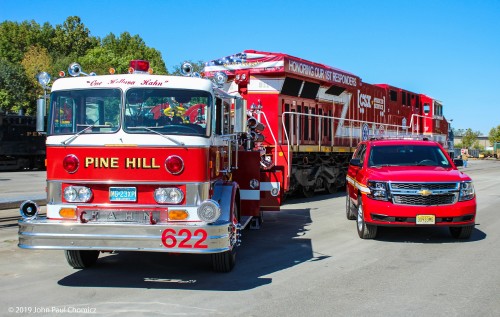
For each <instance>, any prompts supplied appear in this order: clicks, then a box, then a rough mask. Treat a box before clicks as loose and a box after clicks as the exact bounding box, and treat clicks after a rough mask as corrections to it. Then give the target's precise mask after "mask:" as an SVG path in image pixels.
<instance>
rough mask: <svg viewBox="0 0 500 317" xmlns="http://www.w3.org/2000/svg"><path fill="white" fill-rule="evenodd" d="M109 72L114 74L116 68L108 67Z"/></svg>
mask: <svg viewBox="0 0 500 317" xmlns="http://www.w3.org/2000/svg"><path fill="white" fill-rule="evenodd" d="M109 73H110V74H111V75H114V74H115V73H116V70H115V69H114V68H113V67H111V68H110V69H109Z"/></svg>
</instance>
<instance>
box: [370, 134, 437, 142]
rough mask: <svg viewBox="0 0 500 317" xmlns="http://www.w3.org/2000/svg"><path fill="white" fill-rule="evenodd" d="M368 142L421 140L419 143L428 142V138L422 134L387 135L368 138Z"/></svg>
mask: <svg viewBox="0 0 500 317" xmlns="http://www.w3.org/2000/svg"><path fill="white" fill-rule="evenodd" d="M368 140H370V141H377V140H421V141H429V140H430V139H429V136H427V135H422V134H413V135H389V136H380V135H377V136H370V137H369V138H368Z"/></svg>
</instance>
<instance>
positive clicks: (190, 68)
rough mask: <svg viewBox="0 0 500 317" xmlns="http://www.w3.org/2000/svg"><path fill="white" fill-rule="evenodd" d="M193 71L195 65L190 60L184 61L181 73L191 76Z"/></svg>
mask: <svg viewBox="0 0 500 317" xmlns="http://www.w3.org/2000/svg"><path fill="white" fill-rule="evenodd" d="M192 73H193V65H191V64H190V63H188V62H184V63H183V64H182V66H181V74H182V75H183V76H191V74H192Z"/></svg>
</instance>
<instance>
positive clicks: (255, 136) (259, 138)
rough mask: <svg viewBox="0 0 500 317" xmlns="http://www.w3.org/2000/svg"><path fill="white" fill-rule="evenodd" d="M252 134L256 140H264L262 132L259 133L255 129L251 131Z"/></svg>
mask: <svg viewBox="0 0 500 317" xmlns="http://www.w3.org/2000/svg"><path fill="white" fill-rule="evenodd" d="M250 136H251V137H252V139H253V140H254V141H255V142H263V141H264V136H263V135H262V134H260V133H257V132H255V131H252V132H250Z"/></svg>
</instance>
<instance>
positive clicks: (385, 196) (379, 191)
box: [368, 181, 389, 200]
mask: <svg viewBox="0 0 500 317" xmlns="http://www.w3.org/2000/svg"><path fill="white" fill-rule="evenodd" d="M368 188H369V189H370V193H369V194H368V197H370V198H371V199H376V200H389V191H388V190H387V183H386V182H377V181H368Z"/></svg>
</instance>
